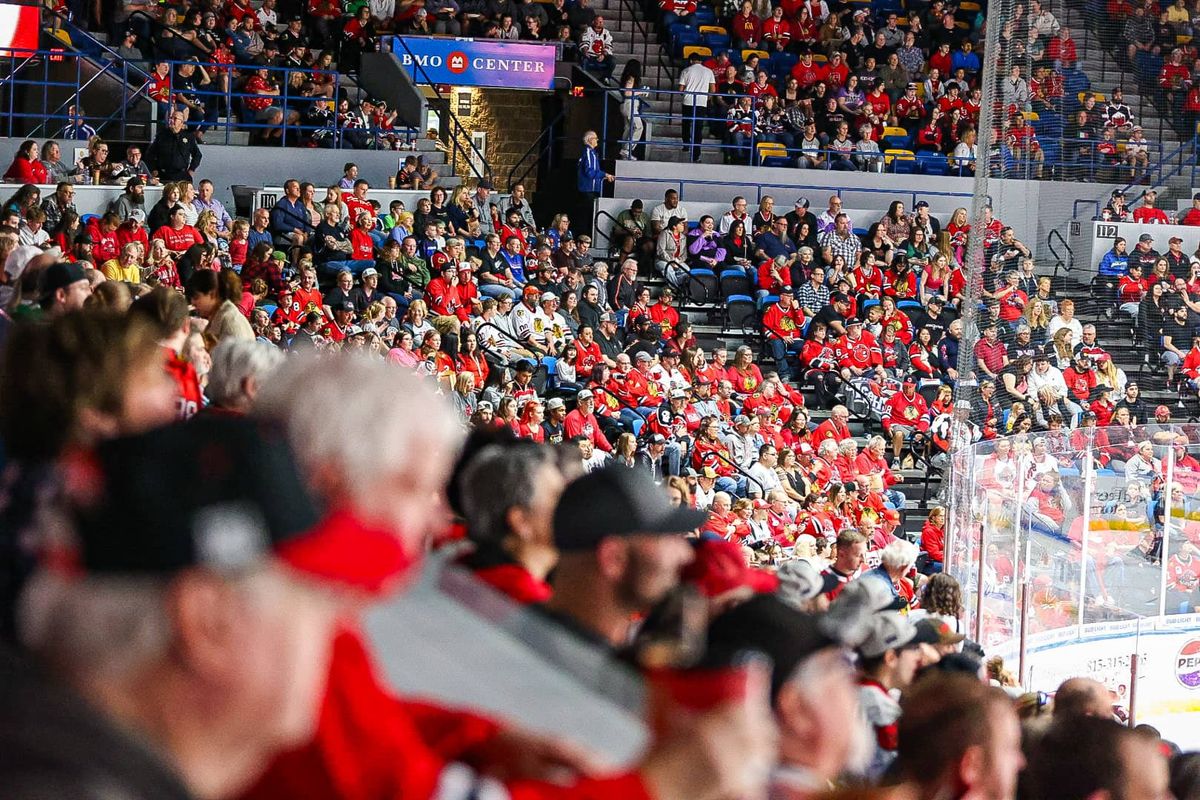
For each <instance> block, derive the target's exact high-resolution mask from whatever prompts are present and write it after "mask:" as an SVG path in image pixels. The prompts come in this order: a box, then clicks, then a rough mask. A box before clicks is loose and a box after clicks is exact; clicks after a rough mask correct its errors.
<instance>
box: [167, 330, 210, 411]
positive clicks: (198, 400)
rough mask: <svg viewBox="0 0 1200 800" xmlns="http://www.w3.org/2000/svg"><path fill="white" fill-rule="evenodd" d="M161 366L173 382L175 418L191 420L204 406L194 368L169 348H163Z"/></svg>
mask: <svg viewBox="0 0 1200 800" xmlns="http://www.w3.org/2000/svg"><path fill="white" fill-rule="evenodd" d="M163 354H164V356H165V358H164V359H163V364H164V366H165V368H166V370H167V374H168V375H170V376H171V379H172V380H174V381H175V387H176V389H177V390H178V391H177V393H176V403H177V404H178V405H177V408H176V416H177V417H178V418H179V419H191V418H192V417H193V416H194V415H195V414H196V412H197V411H199V410H200V407H201V406H202V405H204V395H203V394H202V393H201V392H200V379H199V378H198V377H197V376H196V368H195V367H193V366H192V362H190V361H187V360H185V359H183V358H182V357H180V355H179V354H178V353H176V352H175V351H174V350H172V349H171V348H169V347H164V348H163Z"/></svg>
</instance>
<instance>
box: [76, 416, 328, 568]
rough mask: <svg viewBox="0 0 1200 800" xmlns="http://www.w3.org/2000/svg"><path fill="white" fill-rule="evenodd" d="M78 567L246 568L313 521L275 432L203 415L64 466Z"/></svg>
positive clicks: (308, 498)
mask: <svg viewBox="0 0 1200 800" xmlns="http://www.w3.org/2000/svg"><path fill="white" fill-rule="evenodd" d="M64 474H65V476H66V480H65V485H66V489H65V492H66V496H67V498H68V506H69V508H70V511H71V515H72V517H73V518H74V521H75V527H76V532H77V536H78V544H79V552H78V557H79V561H80V566H81V567H82V568H83V569H84V570H85V571H87V572H91V573H116V574H143V575H170V574H173V573H175V572H178V571H180V570H183V569H186V568H188V567H193V566H208V567H213V568H219V569H240V568H246V567H251V566H253V565H255V564H257V563H259V562H261V561H263V560H264V559H266V558H267V557H268V556H269V555H270V554H271V553H272V551H273V550H274V549H275V548H276V547H277V546H280V545H283V544H284V543H287V542H290V541H291V540H293V539H294V538H296V537H298V536H300V535H302V534H305V533H307V532H310V531H312V530H313V529H314V528H315V527H316V525H317V522H318V521H319V514H318V512H317V508H316V505H315V503H314V501H313V499H312V498H311V496H310V495H309V493H308V491H307V489H306V488H305V484H304V481H303V479H302V478H301V477H300V473H299V470H298V469H297V467H296V463H295V459H294V457H293V455H292V451H291V449H290V448H289V447H288V444H287V441H286V438H285V437H284V436H283V434H282V432H281V431H280V430H278V429H277V428H274V427H271V426H267V425H264V424H262V423H259V422H256V421H252V420H248V419H245V418H234V417H224V416H212V417H208V418H205V417H204V416H203V415H201V416H199V417H197V418H195V419H194V420H190V421H188V422H187V423H186V424H182V423H179V424H173V425H169V426H166V427H163V428H158V429H155V430H152V431H149V432H147V433H142V434H138V435H135V436H128V437H123V438H119V439H114V440H111V441H107V442H104V443H102V444H100V445H99V446H98V447H97V448H96V450H95V451H94V452H93V453H90V454H86V455H81V456H79V457H78V458H72V459H70V460H69V461H68V463H67V466H66V467H65V469H64Z"/></svg>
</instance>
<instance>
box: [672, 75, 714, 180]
mask: <svg viewBox="0 0 1200 800" xmlns="http://www.w3.org/2000/svg"><path fill="white" fill-rule="evenodd" d="M688 61H689V62H690V63H689V66H688V67H687V69H685V70H684V71H683V72H681V73H679V91H681V92H686V94H684V95H683V144H684V148H683V149H684V150H686V151H688V154H689V156H690V158H691V160H692V163H695V162H697V161H699V160H700V145H701V144H702V143H703V142H704V126H705V125H707V124H708V96H709V95H710V94H713V93H714V92H716V91H717V76H716V75H714V74H713V71H712V70H711V69H709V68H708V67H706V66H704V58H703V57H702V56H701V55H700V54H699V53H692V55H691V57H690V58H689V59H688Z"/></svg>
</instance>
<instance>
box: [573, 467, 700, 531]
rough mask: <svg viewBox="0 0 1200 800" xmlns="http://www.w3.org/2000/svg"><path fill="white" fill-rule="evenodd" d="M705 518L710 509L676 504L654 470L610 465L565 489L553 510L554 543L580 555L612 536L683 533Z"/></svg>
mask: <svg viewBox="0 0 1200 800" xmlns="http://www.w3.org/2000/svg"><path fill="white" fill-rule="evenodd" d="M707 519H708V512H706V511H698V510H696V509H694V508H688V507H686V506H679V507H675V506H672V505H671V504H670V502H669V501H668V500H667V495H666V493H665V492H664V491H663V490H662V489H660V488H659V487H658V486H657V485H656V484H655V483H654V480H653V479H652V478H651V477H650V473H648V472H645V471H643V470H638V469H629V468H628V467H622V466H610V467H605V468H603V469H598V470H596V471H595V472H591V473H589V474H587V475H584V476H583V477H581V478H578V479H576V480H574V481H572V482H571V483H570V484H569V485H568V486H567V488H566V489H565V490H564V491H563V494H562V497H561V498H560V499H559V501H558V508H556V509H555V510H554V544H555V545H556V546H557V547H558V549H559V550H561V551H562V552H564V553H580V552H586V551H590V550H594V549H595V548H596V545H598V544H599V543H600V542H601V541H602V540H603V539H606V538H608V537H609V536H634V535H638V534H675V533H677V534H682V533H686V532H688V531H690V530H693V529H695V528H698V527H700V525H702V524H704V521H705V520H707Z"/></svg>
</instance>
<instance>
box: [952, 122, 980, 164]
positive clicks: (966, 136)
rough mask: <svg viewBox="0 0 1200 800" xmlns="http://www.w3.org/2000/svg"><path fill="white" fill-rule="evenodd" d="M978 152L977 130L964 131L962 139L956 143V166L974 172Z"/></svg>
mask: <svg viewBox="0 0 1200 800" xmlns="http://www.w3.org/2000/svg"><path fill="white" fill-rule="evenodd" d="M977 154H978V148H977V146H976V144H975V131H974V130H968V131H966V132H965V133H963V137H962V141H960V142H959V143H958V144H956V145H954V166H956V167H959V168H960V169H966V170H968V171H969V172H971V173H974V172H975V158H976V157H977Z"/></svg>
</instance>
